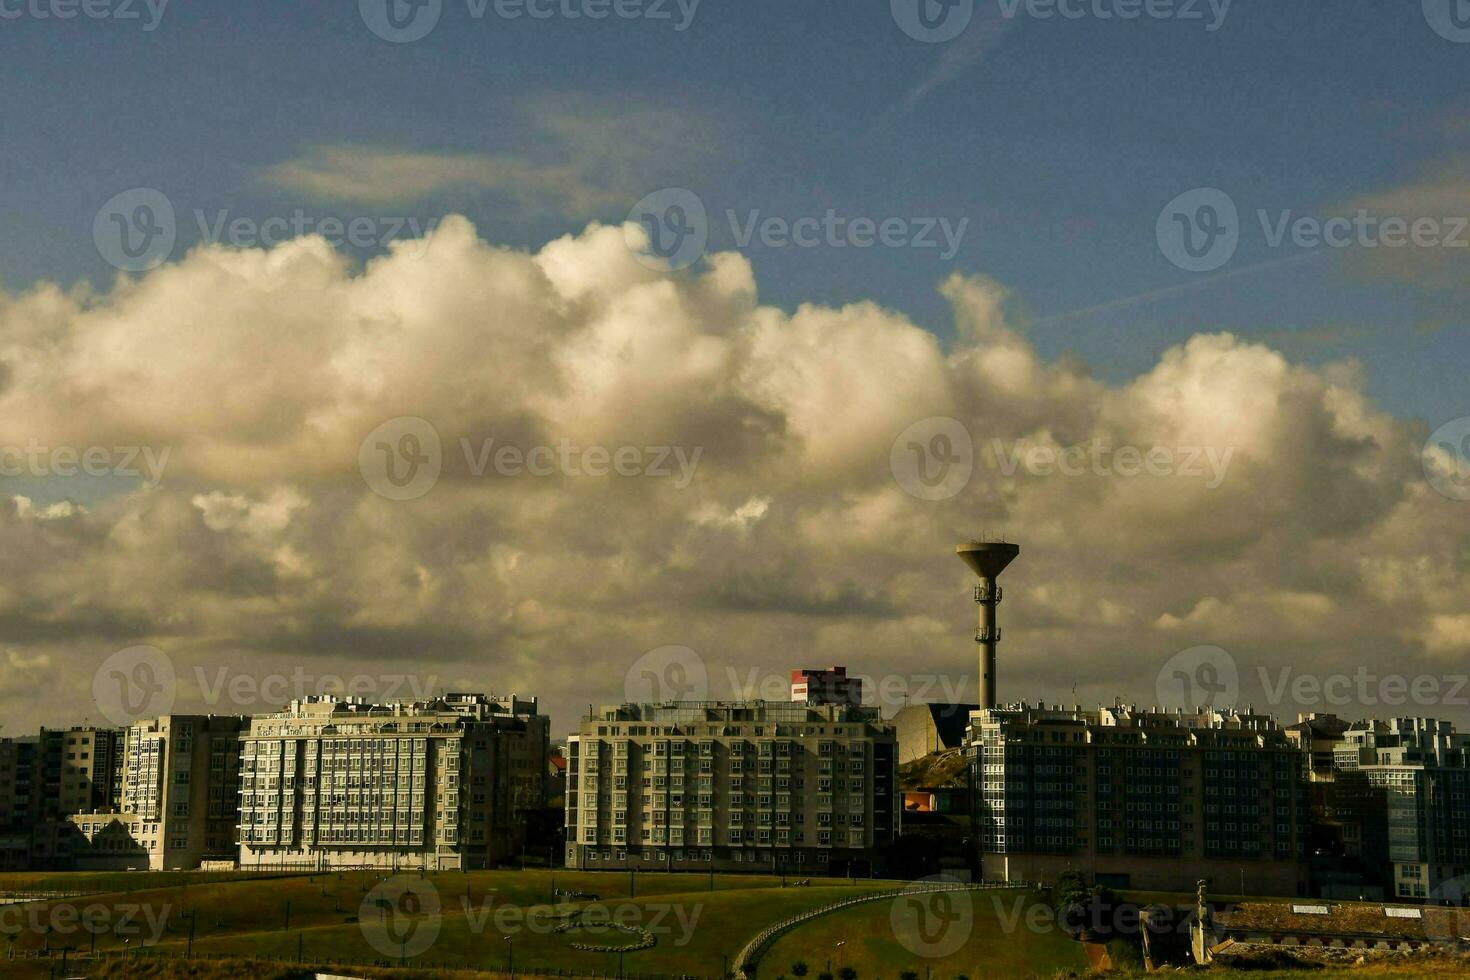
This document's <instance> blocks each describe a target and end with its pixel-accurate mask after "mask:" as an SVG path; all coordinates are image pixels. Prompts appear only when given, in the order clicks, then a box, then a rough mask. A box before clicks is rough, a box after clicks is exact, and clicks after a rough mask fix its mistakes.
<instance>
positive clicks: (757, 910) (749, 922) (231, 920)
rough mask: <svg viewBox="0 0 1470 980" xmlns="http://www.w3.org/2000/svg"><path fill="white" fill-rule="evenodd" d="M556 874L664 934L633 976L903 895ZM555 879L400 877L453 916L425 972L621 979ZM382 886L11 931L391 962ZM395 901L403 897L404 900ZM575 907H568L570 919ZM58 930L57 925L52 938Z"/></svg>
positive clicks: (93, 905)
mask: <svg viewBox="0 0 1470 980" xmlns="http://www.w3.org/2000/svg"><path fill="white" fill-rule="evenodd" d="M554 874H555V884H556V887H558V888H560V889H563V890H566V889H574V890H577V891H582V892H589V893H595V894H597V895H599V896H600V898H601V901H600V902H599V903H597V904H598V905H599V906H600V907H602V908H607V909H611V910H613V911H614V912H616V913H618V914H619V915H622V916H627V917H628V919H627V920H626V921H628V922H629V923H630V924H632V925H639V926H643V927H647V928H650V929H652V931H653V932H654V933H655V935H656V938H657V939H658V944H657V945H656V946H655V947H653V948H652V949H648V950H641V951H638V952H634V953H629V954H627V955H626V956H625V957H624V958H625V967H626V969H627V970H628V971H630V972H632V971H639V972H645V973H654V972H657V973H669V974H682V973H689V974H694V975H700V976H710V977H714V976H718V975H719V974H720V971H721V969H722V967H723V964H724V957H725V956H730V957H732V958H733V956H734V954H735V953H736V952H737V950H738V949H739V947H740V946H741V945H743V943H744V942H745V940H746V939H748V938H749V937H750V936H752V935H754V934H755V933H756V932H757V931H759V930H760V929H761V928H762V927H764V926H765V925H767V924H768V923H771V922H775V921H778V920H780V919H782V918H785V917H787V916H790V915H792V914H795V913H797V912H799V911H801V910H804V909H806V908H810V907H812V906H814V905H820V904H823V903H826V902H830V901H833V900H835V899H837V898H841V897H848V896H851V895H853V894H857V893H859V892H863V891H871V890H875V889H885V888H892V887H894V883H892V882H883V881H868V880H859V881H856V882H851V883H849V882H847V881H844V880H840V879H814V881H813V886H812V887H809V888H785V889H783V888H781V887H780V886H781V879H780V878H779V877H772V876H768V875H741V876H734V875H717V876H715V877H714V879H713V885H714V889H715V890H714V891H713V892H711V891H710V890H709V889H710V886H711V879H710V878H709V876H707V875H689V874H672V875H670V874H657V873H649V874H639V875H638V876H637V879H636V882H635V883H634V884H635V887H636V893H637V894H636V897H635V898H632V899H630V898H629V885H630V881H629V878H628V876H627V875H624V874H609V873H596V872H565V871H558V872H555V873H554ZM552 878H553V873H552V872H550V871H546V870H527V871H486V872H471V873H469V874H463V873H454V872H440V873H434V874H430V875H428V876H427V878H426V879H420V878H418V877H417V876H403V877H402V878H400V879H395V883H405V882H406V883H407V884H408V885H410V886H411V887H417V885H416V883H417V882H419V881H421V880H422V881H427V883H428V884H430V885H432V886H433V889H434V893H435V894H436V895H437V897H438V901H439V903H440V907H441V914H440V916H438V917H437V918H436V919H434V922H435V923H436V924H437V926H438V929H439V933H438V936H437V938H436V940H435V941H434V943H433V945H432V946H431V947H430V948H429V949H428V950H427V951H425V952H423V953H421V954H419V955H418V956H417V957H416V958H415V959H414V960H413V962H415V963H418V964H421V965H423V964H428V963H433V964H436V965H440V964H449V965H453V966H463V967H467V968H491V969H495V968H501V967H504V966H505V965H506V961H507V958H508V955H509V954H510V952H511V944H507V943H506V941H505V939H504V936H505V935H507V934H509V935H511V936H512V939H513V948H514V955H515V958H516V966H517V967H518V968H521V967H523V966H524V967H540V968H547V969H557V968H561V969H572V970H586V971H588V972H593V971H600V972H606V971H607V970H609V969H616V966H617V963H616V960H617V957H616V956H615V955H612V954H606V953H590V952H583V951H578V950H573V949H571V948H570V945H569V944H570V943H571V942H574V941H580V942H584V943H593V944H600V945H617V946H627V945H631V944H633V943H634V942H636V939H635V938H633V937H631V936H628V935H626V934H623V933H618V932H613V931H611V930H607V929H592V928H584V929H581V930H578V934H576V935H571V934H553V933H551V932H550V927H551V926H552V925H554V924H555V921H556V920H551V919H548V918H547V917H546V915H545V913H546V912H548V911H552V910H551V909H550V908H549V905H548V903H549V901H550V898H551V890H552ZM381 879H382V876H381V875H374V874H369V873H362V872H348V873H343V874H341V875H337V874H323V875H316V876H299V877H289V878H275V879H270V880H242V881H232V882H210V883H203V884H190V885H189V886H188V887H187V888H186V887H184V886H183V885H181V884H180V885H169V886H168V887H162V888H151V889H141V890H132V891H128V892H122V893H114V894H108V895H94V896H87V897H86V898H82V899H76V900H72V901H56V902H44V903H33V904H30V905H26V906H23V907H20V908H18V909H15V910H13V911H11V912H10V913H9V915H10V918H9V919H7V920H5V922H6V925H7V928H6V929H5V932H6V933H7V938H8V939H9V940H11V941H12V942H13V945H14V949H15V951H16V952H17V953H18V954H20V953H25V952H27V951H34V950H38V949H42V948H43V947H47V946H49V947H50V948H52V949H56V948H59V947H61V946H69V947H71V948H72V949H73V950H75V951H77V952H86V951H88V950H90V949H91V947H92V942H93V938H92V934H91V932H89V931H87V930H85V929H84V928H82V927H81V925H80V924H79V922H78V919H79V917H80V916H81V915H85V914H91V915H96V916H100V917H101V921H103V922H105V923H108V924H109V926H111V927H112V928H107V929H105V930H103V931H99V933H98V935H97V937H96V948H97V949H98V950H99V951H109V950H122V949H137V948H138V946H139V945H140V944H141V945H142V946H144V947H145V949H148V948H156V949H157V950H158V951H160V952H169V953H175V952H182V951H183V949H184V948H185V946H186V944H187V940H188V935H189V929H190V923H191V921H192V922H193V926H194V940H193V949H194V950H195V951H196V952H198V953H201V954H221V955H238V956H261V957H268V958H278V959H283V960H295V959H296V956H297V953H298V949H299V950H301V951H303V952H304V953H305V955H306V957H307V958H308V959H319V960H327V961H340V962H359V963H362V962H367V963H371V962H374V961H380V960H384V959H386V958H388V957H386V956H385V954H384V953H383V952H382V951H380V950H377V949H375V948H374V947H373V946H372V945H371V944H370V943H369V942H368V941H367V939H366V938H365V937H364V935H363V928H362V926H361V924H359V923H358V921H357V919H358V915H359V912H360V910H361V909H362V907H363V905H364V901H365V900H366V899H368V897H369V895H370V890H371V889H373V888H374V887H375V886H377V885H378V883H379V882H380V880H381ZM389 897H390V898H392V899H394V900H396V899H397V895H396V894H390V896H389ZM582 904H583V905H585V904H586V903H582ZM288 906H289V908H288ZM572 908H573V906H569V905H568V906H562V907H561V908H560V911H561V912H568V911H570V910H571V909H572ZM129 910H133V911H132V912H131V915H130V918H129V919H128V922H127V926H126V928H125V929H118V928H116V926H118V925H121V924H122V918H123V916H124V915H125V914H128V912H129ZM507 910H508V911H507ZM374 912H376V913H377V915H378V916H379V918H380V920H381V918H382V916H383V912H381V911H379V910H377V909H376V908H375V907H373V906H371V905H370V906H369V907H368V913H369V916H371V915H372V914H373V913H374ZM528 913H529V918H527V915H528ZM288 915H289V928H287V922H288V918H287V917H288ZM620 921H623V920H621V919H620ZM402 924H403V925H404V927H405V931H409V930H408V927H413V928H418V927H419V926H420V925H422V924H423V923H422V922H420V921H419V920H418V919H410V918H405V919H403V920H402ZM48 925H51V926H52V931H51V933H50V934H49V935H48V934H47V933H46V931H45V929H46V927H47V926H48ZM17 927H18V928H17ZM127 929H131V930H133V932H132V933H131V935H130V936H129V935H126V934H125V932H126V930H127ZM155 936H156V937H157V942H155V941H154V937H155ZM125 939H128V940H130V941H128V942H124V940H125ZM393 958H394V959H396V957H393Z"/></svg>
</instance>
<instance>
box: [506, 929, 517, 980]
mask: <svg viewBox="0 0 1470 980" xmlns="http://www.w3.org/2000/svg"><path fill="white" fill-rule="evenodd" d="M505 960H506V962H505V968H506V972H507V973H509V974H510V976H511V980H515V975H516V942H515V940H514V939H512V938H511V937H510V936H506V937H505Z"/></svg>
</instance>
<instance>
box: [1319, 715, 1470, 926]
mask: <svg viewBox="0 0 1470 980" xmlns="http://www.w3.org/2000/svg"><path fill="white" fill-rule="evenodd" d="M1333 765H1334V769H1335V778H1334V783H1335V787H1334V788H1335V793H1334V804H1335V807H1334V809H1335V813H1336V815H1337V816H1338V818H1339V820H1340V821H1341V822H1342V823H1343V824H1344V825H1345V826H1346V827H1348V828H1349V831H1348V836H1349V838H1350V839H1351V840H1352V841H1353V843H1354V845H1355V855H1356V856H1357V857H1359V858H1360V859H1361V860H1362V862H1363V863H1364V864H1365V865H1366V866H1367V867H1368V868H1369V869H1370V871H1372V872H1375V873H1376V874H1377V876H1378V879H1377V880H1378V881H1379V883H1381V884H1382V885H1383V887H1384V888H1385V889H1386V890H1387V892H1388V894H1389V895H1390V896H1392V897H1393V898H1397V899H1402V900H1409V901H1415V900H1418V901H1425V900H1432V899H1437V898H1442V897H1446V898H1450V899H1452V900H1454V901H1456V902H1458V901H1459V900H1460V898H1461V895H1460V891H1461V890H1462V889H1463V879H1464V878H1465V875H1466V874H1467V872H1470V795H1467V794H1470V735H1466V734H1461V733H1457V732H1455V730H1454V726H1453V725H1451V724H1450V723H1449V722H1445V721H1438V720H1436V719H1433V718H1393V719H1388V720H1383V721H1366V722H1359V723H1356V724H1354V725H1352V726H1351V727H1349V728H1348V729H1347V730H1346V731H1345V732H1343V733H1342V736H1341V738H1340V739H1339V740H1338V742H1337V746H1336V749H1335V751H1334V755H1333ZM1449 890H1454V892H1455V894H1454V895H1449V894H1447V892H1448V891H1449Z"/></svg>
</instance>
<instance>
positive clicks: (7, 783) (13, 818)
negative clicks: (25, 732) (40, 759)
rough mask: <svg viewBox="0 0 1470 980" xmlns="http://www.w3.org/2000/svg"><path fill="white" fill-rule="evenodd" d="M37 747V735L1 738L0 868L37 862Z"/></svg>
mask: <svg viewBox="0 0 1470 980" xmlns="http://www.w3.org/2000/svg"><path fill="white" fill-rule="evenodd" d="M36 748H37V739H36V738H35V736H29V737H23V738H5V739H0V869H4V870H7V871H21V870H25V869H28V868H31V867H33V866H34V863H33V861H32V857H31V838H32V833H33V831H34V829H35V825H36V808H37V806H38V798H37V796H36V786H35V780H36Z"/></svg>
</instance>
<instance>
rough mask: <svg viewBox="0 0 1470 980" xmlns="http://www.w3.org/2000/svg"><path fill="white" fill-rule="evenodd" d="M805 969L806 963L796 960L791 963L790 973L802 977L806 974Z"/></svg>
mask: <svg viewBox="0 0 1470 980" xmlns="http://www.w3.org/2000/svg"><path fill="white" fill-rule="evenodd" d="M806 971H807V966H806V963H804V962H803V961H801V960H797V961H796V962H795V963H793V964H791V975H792V976H794V977H804V976H806Z"/></svg>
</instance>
